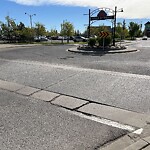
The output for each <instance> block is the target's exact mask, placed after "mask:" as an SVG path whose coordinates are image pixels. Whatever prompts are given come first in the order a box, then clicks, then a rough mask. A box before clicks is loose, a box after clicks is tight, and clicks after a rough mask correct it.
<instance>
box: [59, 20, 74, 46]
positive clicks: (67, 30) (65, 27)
mask: <svg viewBox="0 0 150 150" xmlns="http://www.w3.org/2000/svg"><path fill="white" fill-rule="evenodd" d="M60 34H61V35H62V36H67V37H70V36H73V34H74V26H73V24H72V23H70V22H64V23H63V24H61V31H60ZM67 42H68V43H69V38H67Z"/></svg>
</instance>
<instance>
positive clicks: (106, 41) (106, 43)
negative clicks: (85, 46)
mask: <svg viewBox="0 0 150 150" xmlns="http://www.w3.org/2000/svg"><path fill="white" fill-rule="evenodd" d="M111 40H112V39H111V37H110V36H108V37H106V38H105V39H104V46H109V45H110V43H111ZM97 41H98V45H99V46H103V38H97Z"/></svg>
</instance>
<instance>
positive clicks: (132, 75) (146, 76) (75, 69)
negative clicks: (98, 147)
mask: <svg viewBox="0 0 150 150" xmlns="http://www.w3.org/2000/svg"><path fill="white" fill-rule="evenodd" d="M0 60H2V61H7V62H11V63H12V62H14V63H20V64H25V65H37V66H45V67H51V68H56V69H66V70H73V71H80V72H81V73H82V72H87V71H88V72H93V73H94V72H95V73H102V74H106V75H112V76H122V77H130V78H139V79H150V76H148V75H139V74H131V73H122V72H115V71H107V70H96V69H90V68H81V67H77V66H69V65H62V64H49V63H47V62H42V63H41V62H38V61H22V60H21V61H19V60H17V61H16V60H8V59H0Z"/></svg>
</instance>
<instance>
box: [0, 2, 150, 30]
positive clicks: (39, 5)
mask: <svg viewBox="0 0 150 150" xmlns="http://www.w3.org/2000/svg"><path fill="white" fill-rule="evenodd" d="M0 4H1V6H2V5H3V8H2V13H1V14H0V20H4V19H3V18H4V16H6V15H10V16H11V17H12V18H15V19H16V20H18V22H19V21H23V22H26V23H27V21H28V20H27V16H25V15H24V12H27V13H29V14H32V13H36V14H37V15H36V17H34V19H33V20H34V21H35V22H41V23H43V24H45V25H46V26H47V27H48V28H59V26H60V23H61V22H62V21H63V20H67V21H70V22H73V23H74V26H76V27H77V29H81V28H82V30H83V28H85V27H84V24H86V23H87V17H86V16H84V15H83V14H85V13H88V9H89V8H90V9H93V10H94V9H95V8H102V7H107V8H111V9H113V10H114V8H115V6H117V9H118V11H119V9H120V8H123V10H124V12H123V13H119V12H118V13H117V18H118V20H119V21H122V20H123V19H126V20H127V22H129V21H133V20H134V21H136V22H138V23H142V24H144V23H145V22H146V21H147V20H148V18H150V13H149V12H150V10H149V6H150V0H1V1H0ZM2 17H3V18H2ZM48 17H49V21H48V19H47V18H48ZM104 23H105V22H104ZM104 23H103V24H104ZM27 24H28V23H27ZM48 24H49V25H48ZM58 24H59V25H58ZM99 24H101V23H99ZM107 24H109V21H107Z"/></svg>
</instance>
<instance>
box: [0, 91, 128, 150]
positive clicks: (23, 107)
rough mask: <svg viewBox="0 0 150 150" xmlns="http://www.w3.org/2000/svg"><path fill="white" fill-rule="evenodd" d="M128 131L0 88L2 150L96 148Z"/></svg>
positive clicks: (77, 149) (90, 149)
mask: <svg viewBox="0 0 150 150" xmlns="http://www.w3.org/2000/svg"><path fill="white" fill-rule="evenodd" d="M126 133H127V131H123V130H121V129H117V128H113V127H109V126H106V125H102V124H100V123H97V122H93V121H91V120H88V119H84V118H81V117H79V116H76V115H73V114H71V113H69V112H67V111H65V110H63V109H62V108H59V107H56V106H54V105H52V104H50V103H46V102H44V101H40V100H36V99H33V98H29V97H25V96H21V95H17V94H14V93H12V92H7V91H4V90H0V149H1V150H19V149H21V150H37V149H38V150H94V149H97V148H98V147H101V146H102V145H103V144H105V143H107V142H109V141H112V140H115V139H116V138H118V137H120V136H123V135H124V134H126Z"/></svg>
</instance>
